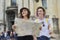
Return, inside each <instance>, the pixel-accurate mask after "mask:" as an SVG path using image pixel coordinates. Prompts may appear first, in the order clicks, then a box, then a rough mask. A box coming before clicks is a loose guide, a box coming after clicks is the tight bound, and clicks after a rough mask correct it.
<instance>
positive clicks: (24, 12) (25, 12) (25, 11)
mask: <svg viewBox="0 0 60 40" xmlns="http://www.w3.org/2000/svg"><path fill="white" fill-rule="evenodd" d="M27 14H28V11H27V10H26V9H23V11H22V15H23V17H25V16H27Z"/></svg>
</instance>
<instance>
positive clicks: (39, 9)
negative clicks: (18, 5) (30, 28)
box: [37, 7, 45, 18]
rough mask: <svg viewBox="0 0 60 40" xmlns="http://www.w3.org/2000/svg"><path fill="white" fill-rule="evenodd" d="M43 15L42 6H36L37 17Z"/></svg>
mask: <svg viewBox="0 0 60 40" xmlns="http://www.w3.org/2000/svg"><path fill="white" fill-rule="evenodd" d="M44 16H45V9H44V8H42V7H38V8H37V17H40V18H42V17H44Z"/></svg>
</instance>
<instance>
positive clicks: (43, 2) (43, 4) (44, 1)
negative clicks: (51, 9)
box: [41, 0, 47, 9]
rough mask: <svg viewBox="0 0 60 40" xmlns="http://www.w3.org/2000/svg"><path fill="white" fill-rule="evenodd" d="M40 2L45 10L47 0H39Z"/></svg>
mask: <svg viewBox="0 0 60 40" xmlns="http://www.w3.org/2000/svg"><path fill="white" fill-rule="evenodd" d="M41 1H42V6H43V7H44V8H45V9H47V0H41Z"/></svg>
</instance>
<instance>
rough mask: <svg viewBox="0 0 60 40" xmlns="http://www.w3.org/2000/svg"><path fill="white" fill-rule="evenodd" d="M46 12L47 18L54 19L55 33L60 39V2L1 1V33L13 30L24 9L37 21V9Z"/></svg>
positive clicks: (50, 0)
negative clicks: (42, 9) (42, 8)
mask: <svg viewBox="0 0 60 40" xmlns="http://www.w3.org/2000/svg"><path fill="white" fill-rule="evenodd" d="M39 6H42V7H44V8H45V10H46V18H51V19H52V26H53V29H52V30H53V32H54V33H55V36H58V37H60V36H59V35H60V0H0V32H2V31H3V30H4V29H5V30H11V27H12V25H13V24H14V19H15V18H16V17H18V16H19V11H20V9H21V8H22V7H27V8H29V9H30V11H31V19H32V20H34V19H35V13H36V9H37V7H39Z"/></svg>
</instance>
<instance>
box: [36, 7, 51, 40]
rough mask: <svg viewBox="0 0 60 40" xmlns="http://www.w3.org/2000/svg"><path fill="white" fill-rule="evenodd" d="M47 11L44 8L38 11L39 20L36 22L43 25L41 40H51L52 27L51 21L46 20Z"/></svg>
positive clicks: (39, 8)
mask: <svg viewBox="0 0 60 40" xmlns="http://www.w3.org/2000/svg"><path fill="white" fill-rule="evenodd" d="M45 14H46V12H45V9H44V8H43V7H38V8H37V11H36V16H37V19H36V20H35V22H39V23H41V26H40V28H39V29H40V33H39V34H40V35H39V36H40V38H39V40H50V25H51V20H50V19H47V20H46V18H45Z"/></svg>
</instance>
